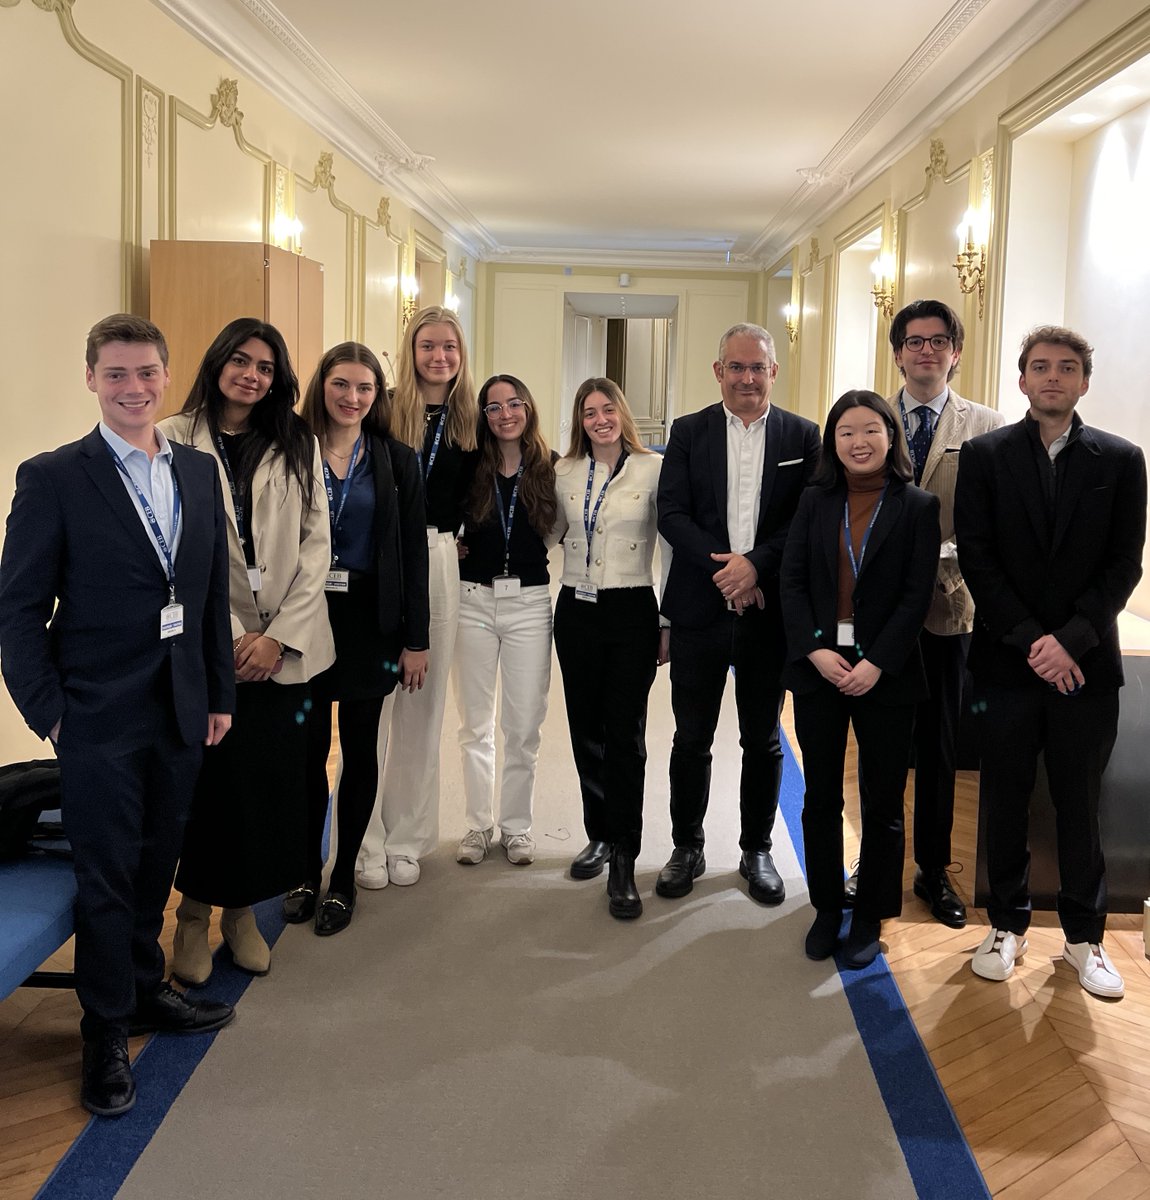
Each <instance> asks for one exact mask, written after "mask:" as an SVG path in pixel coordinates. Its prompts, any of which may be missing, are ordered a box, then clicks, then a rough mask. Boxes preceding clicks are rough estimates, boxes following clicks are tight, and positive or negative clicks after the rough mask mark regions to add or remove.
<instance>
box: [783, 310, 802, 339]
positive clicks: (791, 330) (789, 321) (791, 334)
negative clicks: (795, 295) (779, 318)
mask: <svg viewBox="0 0 1150 1200" xmlns="http://www.w3.org/2000/svg"><path fill="white" fill-rule="evenodd" d="M797 316H798V309H797V308H795V306H794V305H793V304H784V305H783V320H784V322H785V326H786V330H787V339H788V340H789V341H790V343H791V345H792V346H793V345H794V344H795V341H796V340H797V339H798V336H799V327H798V324H797V323H796V321H795V317H797Z"/></svg>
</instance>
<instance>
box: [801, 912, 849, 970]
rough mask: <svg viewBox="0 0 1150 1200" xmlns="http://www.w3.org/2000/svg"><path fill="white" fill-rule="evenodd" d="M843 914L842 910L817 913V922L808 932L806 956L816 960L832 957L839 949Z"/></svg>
mask: <svg viewBox="0 0 1150 1200" xmlns="http://www.w3.org/2000/svg"><path fill="white" fill-rule="evenodd" d="M842 924H843V915H842V913H841V912H821V913H816V914H815V923H814V924H813V925H812V926H811V927H810V930H809V932H808V933H807V940H806V944H805V946H804V950H805V952H806V956H807V958H809V959H813V960H814V961H815V962H822V961H823V960H824V959H827V958H830V956H831V955H832V954H834V952H835V951H836V950H837V949H838V945H839V930H840V929H841V928H842Z"/></svg>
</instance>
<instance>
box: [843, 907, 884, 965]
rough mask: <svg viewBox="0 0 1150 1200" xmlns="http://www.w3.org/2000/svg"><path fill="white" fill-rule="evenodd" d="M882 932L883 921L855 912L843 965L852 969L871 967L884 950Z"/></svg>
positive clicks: (846, 943)
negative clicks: (880, 939)
mask: <svg viewBox="0 0 1150 1200" xmlns="http://www.w3.org/2000/svg"><path fill="white" fill-rule="evenodd" d="M881 933H882V922H881V921H872V920H871V919H870V918H869V917H864V916H862V915H861V914H860V913H857V912H856V913H854V915H853V916H852V917H851V927H850V930H849V932H848V933H847V940H846V942H845V944H844V945H843V953H844V958H843V966H844V967H846V968H847V969H848V970H850V971H861V970H862V968H863V967H869V966H870V965H871V963H872V962H874V960H875V959H876V958H878V956H879V954H880V952H881V951H882V944H881V942H880V941H879V935H880V934H881Z"/></svg>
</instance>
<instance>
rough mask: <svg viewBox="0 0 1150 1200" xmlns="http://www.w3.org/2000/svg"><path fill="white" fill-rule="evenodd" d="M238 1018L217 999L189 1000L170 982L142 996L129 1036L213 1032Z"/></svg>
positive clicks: (129, 1023) (130, 1025) (228, 1007)
mask: <svg viewBox="0 0 1150 1200" xmlns="http://www.w3.org/2000/svg"><path fill="white" fill-rule="evenodd" d="M235 1015H236V1010H235V1009H234V1008H232V1006H231V1005H230V1004H221V1003H219V1002H218V1001H216V1000H196V1001H192V1000H189V999H188V998H187V997H186V996H184V995H181V994H180V993H179V992H177V991H176V989H175V988H174V987H172V985H171V984H170V983H161V984H160V986H159V987H158V988H156V990H155V991H154V992H152V994H151V995H150V996H144V997H142V998H141V999H140V1000H139V1001H138V1003H137V1005H136V1011H135V1013H134V1014H133V1015H132V1018H131V1020H130V1021H129V1022H128V1034H129V1035H130V1036H131V1037H135V1036H136V1035H137V1034H141V1033H211V1032H212V1031H213V1030H215V1029H222V1028H223V1027H224V1026H225V1025H227V1024H228V1023H229V1022H230V1021H231V1019H232V1018H233V1017H234V1016H235Z"/></svg>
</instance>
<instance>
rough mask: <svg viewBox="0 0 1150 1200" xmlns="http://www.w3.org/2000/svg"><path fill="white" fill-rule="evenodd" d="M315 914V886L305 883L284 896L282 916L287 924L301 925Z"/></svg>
mask: <svg viewBox="0 0 1150 1200" xmlns="http://www.w3.org/2000/svg"><path fill="white" fill-rule="evenodd" d="M314 916H315V888H313V887H312V886H311V884H310V883H305V884H303V885H301V886H300V887H297V888H292V890H291V891H290V892H288V894H287V895H286V896H285V897H284V903H283V918H284V920H285V921H286V922H287V923H288V924H289V925H303V924H304V923H305V922H306V921H310V920H311V919H312V917H314Z"/></svg>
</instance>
